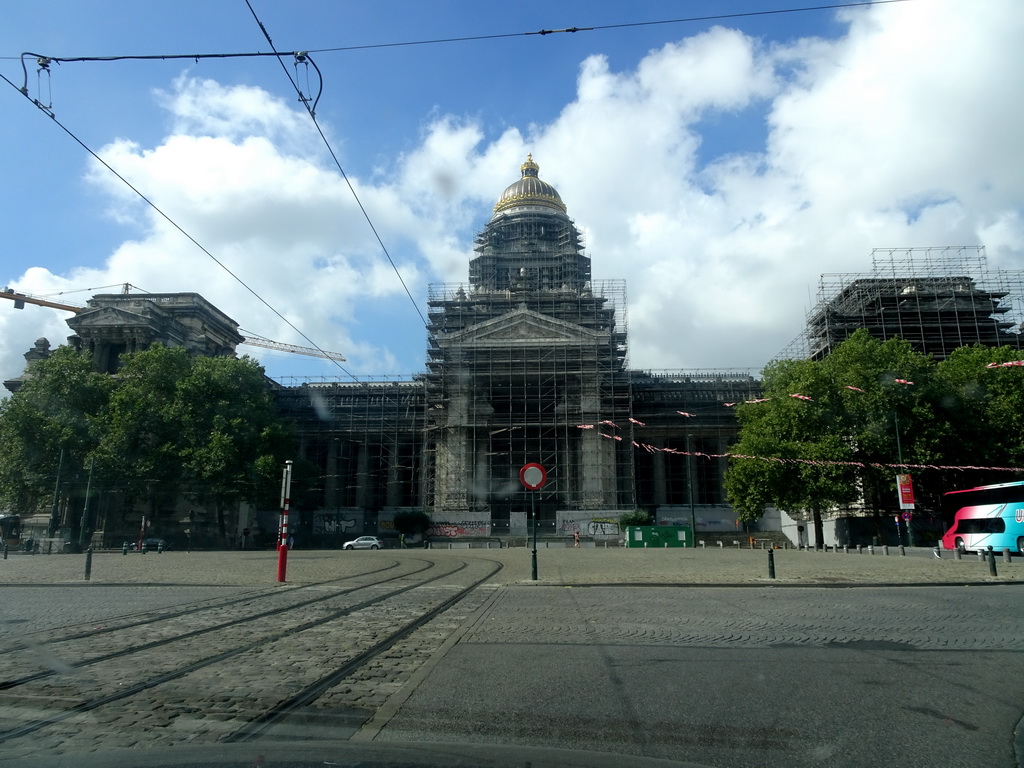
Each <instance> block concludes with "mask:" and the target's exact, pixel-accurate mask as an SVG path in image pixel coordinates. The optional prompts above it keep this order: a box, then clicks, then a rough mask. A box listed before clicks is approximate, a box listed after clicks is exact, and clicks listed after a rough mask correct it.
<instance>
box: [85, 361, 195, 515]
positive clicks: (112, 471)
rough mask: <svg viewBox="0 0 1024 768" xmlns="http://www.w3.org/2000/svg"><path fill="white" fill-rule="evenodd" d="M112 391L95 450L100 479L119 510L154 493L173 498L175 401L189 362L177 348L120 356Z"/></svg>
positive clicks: (177, 478)
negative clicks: (112, 491) (117, 498)
mask: <svg viewBox="0 0 1024 768" xmlns="http://www.w3.org/2000/svg"><path fill="white" fill-rule="evenodd" d="M121 361H122V365H121V368H120V370H119V371H118V375H117V387H116V389H115V390H114V392H113V393H112V395H111V397H110V402H109V405H108V406H107V408H106V409H105V411H104V412H103V416H102V439H101V441H100V445H99V447H98V450H97V454H98V460H99V464H100V466H101V467H102V472H103V476H104V477H105V478H108V479H109V481H110V483H111V484H112V485H113V486H115V487H116V488H117V489H118V490H120V491H121V492H122V493H123V494H124V499H125V506H126V507H129V508H130V507H132V506H133V505H134V504H135V502H137V501H142V500H148V501H150V502H151V503H154V504H155V499H156V496H157V495H163V496H165V497H167V498H174V497H175V496H176V494H177V493H178V490H179V488H180V484H181V481H182V480H183V476H182V475H183V473H182V469H183V462H182V456H181V452H182V432H183V429H185V428H187V426H186V425H185V424H184V423H183V422H181V421H179V420H178V419H177V413H176V411H175V403H176V399H177V390H178V386H179V383H180V382H181V381H182V379H184V378H185V377H186V376H187V375H188V373H189V371H190V370H191V368H192V366H193V365H194V361H193V359H192V358H191V357H190V356H189V355H188V353H187V352H186V351H185V350H184V349H182V348H168V347H160V346H154V347H153V348H152V349H148V350H145V351H143V352H135V353H131V354H127V355H122V357H121Z"/></svg>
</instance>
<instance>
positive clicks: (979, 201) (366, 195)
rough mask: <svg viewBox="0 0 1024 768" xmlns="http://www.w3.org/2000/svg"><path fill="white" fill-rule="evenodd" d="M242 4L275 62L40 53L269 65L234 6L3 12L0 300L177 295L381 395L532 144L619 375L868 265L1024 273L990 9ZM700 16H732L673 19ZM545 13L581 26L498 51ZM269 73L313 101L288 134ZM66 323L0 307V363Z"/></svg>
mask: <svg viewBox="0 0 1024 768" xmlns="http://www.w3.org/2000/svg"><path fill="white" fill-rule="evenodd" d="M250 3H251V6H252V9H253V11H255V14H256V15H257V16H258V17H259V20H260V21H261V22H262V24H263V26H264V28H265V29H266V31H267V32H268V33H269V35H270V37H271V39H272V40H273V43H274V45H275V46H276V48H277V49H278V50H279V51H282V52H285V55H284V56H283V57H282V59H281V61H280V62H279V61H278V60H277V59H275V58H272V57H217V58H206V57H193V58H187V59H181V58H178V59H165V60H129V61H106V62H96V61H89V62H60V63H56V62H55V63H52V64H51V65H50V67H49V70H48V71H45V70H44V71H37V70H38V66H37V63H36V55H43V56H49V57H55V58H59V57H64V58H70V57H102V56H119V55H127V54H137V55H154V54H163V55H175V54H189V55H196V54H224V53H253V52H263V53H266V52H269V51H270V46H269V44H268V43H267V41H266V39H265V37H264V35H263V32H262V31H261V29H260V26H259V24H257V22H256V20H255V19H254V16H253V13H252V12H251V11H250V9H249V7H248V6H247V4H246V2H245V0H176V2H173V3H171V2H146V3H140V2H137V1H136V0H90V2H89V3H81V2H79V0H48V2H46V3H38V2H36V3H11V4H8V5H7V7H6V8H5V11H4V24H3V25H2V26H0V74H3V75H4V77H6V78H7V79H8V80H9V81H10V82H11V83H13V86H12V85H9V84H8V83H6V82H3V81H0V116H2V119H0V174H2V176H0V178H2V179H3V182H4V183H3V184H0V249H2V250H0V253H2V257H0V272H2V274H0V284H3V285H7V286H11V287H13V288H15V289H17V290H19V291H22V292H25V293H28V294H33V295H38V296H48V297H51V298H54V299H56V300H58V301H67V302H68V303H72V304H84V303H85V302H86V300H87V299H88V298H89V297H90V296H91V295H93V294H95V293H105V292H117V291H118V290H119V286H120V285H121V284H124V283H130V284H131V285H133V286H137V287H138V288H139V289H141V290H144V291H149V292H154V293H157V292H174V291H192V292H197V293H200V294H202V295H203V296H204V297H206V298H207V299H208V300H209V301H211V302H213V303H214V304H215V305H217V306H218V307H219V308H221V309H222V310H223V311H224V312H225V313H227V314H228V315H229V316H230V317H232V318H233V319H234V320H235V321H236V322H238V323H239V325H240V326H241V327H242V328H243V329H244V331H248V332H249V333H252V334H257V335H261V336H265V337H269V338H272V339H276V340H279V341H283V342H287V343H291V344H298V345H302V346H309V345H310V342H312V343H313V344H315V345H317V346H319V347H320V348H322V349H325V350H330V351H335V352H340V353H342V354H343V355H344V356H345V357H346V362H345V363H343V364H341V367H340V368H339V366H338V365H336V364H334V363H331V362H328V361H324V360H319V359H316V358H312V357H305V356H299V355H291V354H288V353H284V352H273V351H268V350H262V349H259V348H255V347H240V348H239V351H240V352H242V351H245V352H246V353H247V354H251V355H253V356H254V357H257V358H258V359H259V360H260V361H261V362H262V363H263V365H264V366H265V367H266V370H267V373H268V375H270V376H271V377H274V378H278V379H283V380H289V379H287V378H286V377H294V376H325V377H329V378H337V379H347V378H348V377H349V376H357V377H376V376H381V375H389V376H404V375H409V374H413V373H416V372H419V371H422V370H424V361H425V351H426V331H425V328H424V325H423V321H422V319H421V315H423V316H425V315H426V295H427V287H428V285H430V284H437V283H452V284H460V283H461V284H465V283H466V282H467V277H468V263H469V260H470V258H472V255H473V250H472V246H473V239H474V236H475V234H476V233H478V232H479V231H480V230H481V229H482V228H483V227H484V225H485V224H486V223H487V221H488V219H489V218H490V216H491V213H492V208H493V205H494V203H495V202H496V201H497V199H498V197H499V196H500V194H501V192H502V191H503V190H504V188H505V187H506V186H508V185H509V184H511V183H513V182H514V181H515V180H516V179H518V178H519V176H520V171H519V168H520V165H521V164H522V162H523V161H524V160H525V158H526V155H527V153H532V155H533V157H534V159H535V160H536V161H537V162H538V163H539V165H540V175H541V178H543V179H544V180H545V181H548V182H549V183H551V184H553V185H554V186H555V187H556V188H557V189H558V191H559V193H560V194H561V196H562V199H563V200H564V201H565V203H566V205H567V207H568V212H569V215H570V216H571V217H572V218H573V219H574V221H575V222H576V224H577V225H578V226H579V227H580V228H581V229H582V231H583V232H584V233H585V238H586V244H587V252H588V254H589V255H590V257H591V258H592V265H593V276H594V278H595V279H597V280H602V279H625V280H626V281H627V299H628V305H627V306H628V330H629V339H630V355H629V364H630V366H631V367H634V368H645V369H669V370H680V369H704V370H720V369H736V368H741V369H752V370H753V371H754V372H756V371H758V370H760V368H761V367H762V366H764V364H765V363H766V362H767V361H768V360H770V359H771V358H772V357H774V356H776V355H777V354H779V352H780V351H781V350H782V349H783V348H784V347H785V346H786V345H787V344H788V343H789V342H790V341H791V340H792V339H793V338H794V337H796V336H797V335H798V334H799V333H800V332H801V330H802V328H803V324H804V318H805V315H806V313H807V312H808V310H809V309H810V308H811V306H812V304H813V302H814V301H815V297H816V294H817V290H818V284H819V278H820V276H821V275H822V274H823V273H827V274H834V273H861V272H869V271H870V270H871V267H872V250H873V249H875V248H909V247H929V246H948V245H953V246H962V245H966V246H977V245H981V246H984V248H985V252H986V254H987V258H988V266H989V268H991V269H1010V270H1020V269H1024V152H1022V149H1021V137H1022V136H1024V79H1022V78H1021V76H1020V73H1021V72H1024V46H1021V45H1020V40H1022V39H1024V13H1021V6H1020V3H1019V0H905V1H903V2H893V3H887V4H879V5H874V6H871V7H859V8H846V9H828V10H810V11H802V12H794V13H773V14H763V12H764V11H770V10H782V9H793V8H800V7H804V6H810V5H813V3H803V4H801V3H799V2H782V0H758V1H757V2H755V1H754V0H679V1H678V2H652V1H649V0H637V1H635V2H630V3H622V2H618V1H617V0H585V1H584V0H564V1H563V2H558V3H550V2H547V1H546V0H545V2H539V1H538V2H534V1H533V0H524V1H523V2H517V3H481V2H478V1H477V0H447V1H444V0H438V1H437V2H430V3H427V2H420V1H419V0H415V1H414V0H403V1H400V0H377V1H376V2H372V3H368V2H361V3H355V2H341V1H335V0H307V2H303V3H295V2H293V1H292V0H287V1H286V0H250ZM759 12H760V13H761V15H742V14H750V13H759ZM711 15H719V16H723V15H729V16H730V18H719V19H714V20H690V21H686V20H684V19H695V17H703V16H711ZM646 22H671V23H646ZM625 25H628V26H625ZM570 27H578V28H586V27H591V28H594V27H604V28H597V29H590V30H587V29H581V31H578V32H574V33H567V32H561V33H552V34H546V35H536V34H533V35H526V34H521V33H526V32H536V31H538V30H542V29H555V30H557V29H567V28H570ZM484 36H486V39H475V40H460V41H456V42H443V43H430V44H422V45H390V44H395V43H407V42H416V41H425V40H438V39H451V38H471V37H477V38H479V37H484ZM324 49H347V50H324ZM26 51H28V52H31V53H32V54H33V55H31V56H29V57H27V58H26V60H25V61H26V71H25V73H23V70H22V63H21V59H20V58H19V56H20V54H21V53H22V52H26ZM295 51H309V52H310V54H309V55H310V58H311V59H312V61H313V63H314V64H315V67H316V69H319V71H320V73H321V74H322V78H323V89H322V92H320V91H319V87H318V78H317V75H316V69H314V68H313V67H312V66H309V65H308V64H303V63H299V64H295V61H294V56H293V55H292V54H293V52H295ZM286 73H288V74H290V75H291V76H292V78H293V79H294V80H295V82H296V83H298V85H299V88H300V89H301V90H302V91H303V94H304V95H306V96H307V97H310V98H314V97H315V96H316V95H317V93H319V100H318V102H317V104H316V108H315V112H316V122H315V123H314V121H313V120H312V119H311V118H310V116H309V114H308V112H307V111H306V109H305V108H304V107H303V105H302V103H301V102H300V100H299V98H298V95H297V94H296V92H295V90H294V89H293V86H292V84H291V82H290V80H289V77H288V76H287V75H286ZM23 86H24V87H25V88H27V90H28V96H29V97H30V98H31V99H35V100H37V101H39V102H41V103H42V104H43V105H45V106H47V107H48V108H49V109H51V110H52V112H53V114H54V116H55V118H56V120H54V119H51V117H49V116H48V115H47V114H45V113H44V112H42V111H41V110H40V109H38V108H37V107H36V106H34V105H33V103H32V102H31V101H30V100H29V99H26V98H25V97H24V96H23V95H22V93H21V92H20V90H19V89H21V88H22V87H23ZM56 121H59V123H60V124H58V123H57V122H56ZM61 126H63V128H62V127H61ZM321 132H322V135H321ZM325 139H326V140H325ZM82 145H85V146H86V147H88V148H89V149H91V150H92V151H93V152H95V153H96V154H97V155H98V156H99V157H101V158H102V159H103V160H104V162H106V163H107V164H108V165H109V166H111V167H112V168H113V169H115V170H116V171H117V173H118V174H120V175H121V176H123V177H124V178H125V179H126V180H128V181H129V182H130V183H131V185H132V186H133V187H135V189H137V190H138V191H139V192H140V193H142V194H143V195H145V196H146V198H148V199H149V200H150V201H152V202H153V203H154V204H155V205H156V206H157V207H158V208H159V209H160V211H162V212H163V214H165V215H166V217H167V218H164V216H162V215H161V214H160V213H157V212H156V211H155V210H154V209H153V208H151V207H149V206H148V205H147V204H146V203H145V202H143V201H142V199H141V198H140V197H139V196H138V194H136V192H134V191H132V190H131V189H130V188H129V187H128V186H127V185H126V184H125V183H124V182H123V181H122V180H120V179H119V178H118V177H117V176H115V175H114V174H113V173H112V172H111V171H110V170H108V169H107V168H105V167H103V166H102V165H100V164H99V163H98V162H97V161H96V160H94V159H93V158H92V157H91V156H90V155H89V153H88V152H87V151H86V150H85V149H84V148H83V146H82ZM332 152H333V155H334V157H336V158H337V161H338V163H339V164H340V166H341V168H342V169H343V171H344V176H343V175H342V173H341V172H340V171H339V170H338V166H337V165H336V164H335V160H334V157H332ZM346 179H347V181H346ZM350 187H351V188H350ZM352 190H355V192H356V196H358V202H357V199H356V196H354V195H353V193H352ZM360 205H361V206H362V209H363V210H365V216H364V214H363V212H362V211H361V210H360ZM168 219H169V220H170V221H168ZM367 219H369V222H370V223H372V228H371V226H370V223H368V222H367ZM171 222H173V224H172V223H171ZM183 232H184V233H185V234H183ZM375 232H376V235H375ZM186 234H187V236H186ZM378 236H379V239H380V242H378V240H377V237H378ZM381 243H383V248H382V247H381ZM197 244H198V245H197ZM200 246H201V247H200ZM392 261H393V262H394V264H395V266H396V267H397V273H396V269H394V268H393V267H392V264H391V262H392ZM399 275H400V276H401V279H400V278H399ZM403 283H404V286H403ZM407 291H408V293H407ZM410 296H411V298H410ZM67 317H68V314H67V313H66V312H61V311H58V310H52V309H44V308H41V307H34V306H31V305H30V306H27V307H26V308H25V309H24V310H16V309H15V308H14V307H13V305H12V304H10V303H9V302H3V303H2V305H0V377H2V378H9V377H13V376H17V375H18V374H20V373H21V371H22V369H23V365H24V360H23V357H22V356H23V354H24V353H25V352H26V351H27V350H28V349H29V348H30V347H31V346H32V344H33V343H34V341H35V339H37V338H39V337H41V336H45V337H46V338H48V339H49V340H50V341H51V343H52V344H53V345H54V346H56V345H57V344H59V343H62V342H63V341H64V340H65V339H66V337H67V336H68V334H69V333H70V330H69V329H68V328H67V326H66V325H65V323H64V321H65V320H66V318H67ZM286 320H287V322H286ZM293 326H294V327H293ZM296 329H297V330H296ZM300 333H301V334H303V335H304V337H305V338H304V337H303V335H300Z"/></svg>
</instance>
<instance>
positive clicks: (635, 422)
mask: <svg viewBox="0 0 1024 768" xmlns="http://www.w3.org/2000/svg"><path fill="white" fill-rule="evenodd" d="M629 420H630V421H631V422H632V423H633V424H636V425H637V426H639V427H646V426H647V425H646V424H644V423H643V422H642V421H637V420H636V419H634V418H633V417H632V416H630V417H629Z"/></svg>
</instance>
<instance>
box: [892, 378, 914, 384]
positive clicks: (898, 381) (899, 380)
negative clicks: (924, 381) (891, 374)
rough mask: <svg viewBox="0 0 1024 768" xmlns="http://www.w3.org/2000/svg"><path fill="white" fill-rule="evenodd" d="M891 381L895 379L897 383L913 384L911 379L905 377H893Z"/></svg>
mask: <svg viewBox="0 0 1024 768" xmlns="http://www.w3.org/2000/svg"><path fill="white" fill-rule="evenodd" d="M893 381H895V382H896V383H897V384H913V383H914V382H912V381H907V380H906V379H893Z"/></svg>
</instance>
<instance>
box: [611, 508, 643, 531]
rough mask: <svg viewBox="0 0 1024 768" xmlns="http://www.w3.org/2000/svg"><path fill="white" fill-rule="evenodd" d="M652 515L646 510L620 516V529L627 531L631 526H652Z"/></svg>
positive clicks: (633, 510) (629, 512) (634, 510)
mask: <svg viewBox="0 0 1024 768" xmlns="http://www.w3.org/2000/svg"><path fill="white" fill-rule="evenodd" d="M650 524H651V514H650V512H648V511H647V510H645V509H631V510H629V511H628V512H623V513H622V514H621V515H619V527H620V528H622V529H623V530H625V529H626V528H628V527H629V526H631V525H650Z"/></svg>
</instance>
